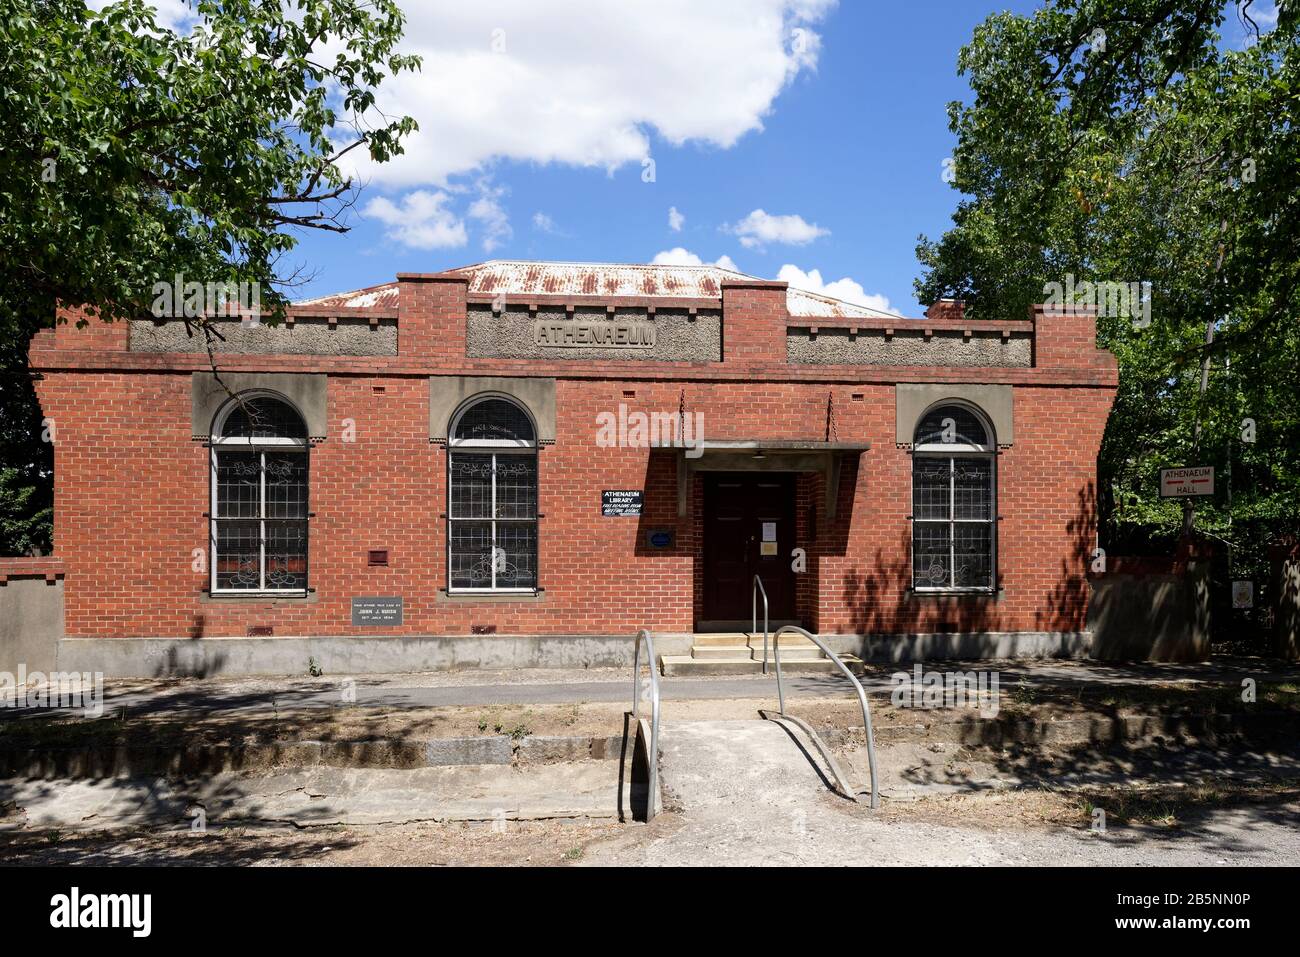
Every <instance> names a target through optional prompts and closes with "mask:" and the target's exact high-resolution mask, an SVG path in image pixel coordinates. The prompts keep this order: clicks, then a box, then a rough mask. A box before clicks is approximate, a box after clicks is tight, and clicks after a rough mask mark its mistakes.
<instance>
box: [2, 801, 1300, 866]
mask: <svg viewBox="0 0 1300 957" xmlns="http://www.w3.org/2000/svg"><path fill="white" fill-rule="evenodd" d="M826 799H827V800H836V799H835V798H834V797H833V796H831V795H826ZM1103 805H1104V806H1105V807H1106V808H1107V809H1108V827H1110V828H1111V830H1112V831H1119V832H1123V833H1126V834H1129V835H1132V834H1140V835H1145V836H1146V837H1147V838H1149V839H1150V840H1151V842H1152V846H1153V850H1152V857H1151V859H1150V861H1149V863H1152V864H1156V863H1160V860H1159V857H1158V855H1159V853H1161V852H1160V851H1159V850H1157V849H1156V845H1157V844H1159V845H1161V846H1174V847H1177V846H1178V844H1179V842H1180V841H1185V842H1186V843H1191V842H1193V841H1194V840H1195V833H1196V831H1197V829H1198V828H1199V827H1200V826H1201V825H1203V824H1204V823H1205V822H1206V821H1207V820H1210V819H1211V818H1212V817H1213V816H1214V815H1215V814H1219V813H1224V812H1235V813H1237V814H1242V815H1245V816H1246V818H1247V819H1258V818H1262V817H1264V816H1270V817H1271V816H1274V815H1281V816H1282V817H1284V818H1285V817H1286V816H1293V815H1294V814H1295V809H1296V808H1297V807H1300V785H1298V784H1295V783H1292V784H1278V785H1262V786H1246V787H1214V786H1209V787H1199V788H1191V789H1177V788H1154V789H1152V788H1144V789H1114V788H1110V789H1105V791H1104V792H1103V791H1098V792H1087V791H1077V792H1068V793H1067V792H1053V791H1050V790H1045V789H1034V790H1020V791H1000V792H980V793H975V794H961V795H951V796H943V797H931V798H925V799H921V800H915V801H902V802H892V801H886V802H885V803H884V804H883V806H882V807H881V808H880V809H879V810H877V811H869V810H867V809H866V808H864V807H863V808H857V809H854V810H853V812H852V814H853V816H854V817H855V818H862V819H868V818H869V819H870V820H872V821H873V822H876V823H878V824H880V825H882V826H883V827H885V828H894V829H904V830H910V829H911V828H913V827H916V826H922V827H924V826H934V827H938V828H944V829H952V830H954V831H960V832H962V833H966V834H971V835H975V836H976V837H980V836H982V837H984V838H988V839H992V840H997V839H999V838H1001V837H1013V838H1015V839H1018V840H1022V841H1023V840H1028V841H1031V842H1035V843H1036V844H1042V845H1044V846H1045V847H1048V848H1050V847H1051V846H1052V841H1053V840H1071V841H1078V840H1079V839H1083V838H1086V837H1088V836H1089V832H1090V831H1091V830H1092V829H1093V827H1094V824H1095V817H1094V814H1093V809H1094V808H1095V807H1097V806H1103ZM685 820H686V817H685V815H682V814H678V813H666V814H662V815H660V816H659V818H657V819H656V820H655V821H654V823H652V824H651V825H648V826H647V825H644V824H618V823H613V822H589V821H575V820H565V821H509V822H499V823H482V824H429V823H421V824H404V825H380V826H369V827H338V826H334V827H312V828H302V829H297V828H289V827H232V828H213V829H210V830H209V831H207V832H206V833H201V834H192V833H189V832H186V831H181V832H174V833H168V834H157V833H153V834H139V833H130V832H116V833H114V832H97V833H68V832H64V833H58V832H39V833H38V832H10V833H0V863H3V864H4V865H35V864H40V865H59V864H86V865H96V866H124V865H134V866H142V865H154V866H158V865H178V866H213V865H215V866H256V867H285V866H306V867H312V866H344V867H348V866H366V865H371V866H375V865H378V866H418V867H439V866H524V867H552V866H568V865H573V864H581V863H586V862H587V861H588V858H589V857H591V854H590V853H589V852H590V851H592V850H596V851H604V850H605V849H606V847H607V846H608V847H612V848H615V849H616V850H615V852H614V854H615V856H616V857H617V856H618V855H619V854H621V853H623V852H625V851H630V850H631V849H633V848H635V847H638V846H641V845H644V844H646V843H649V842H652V841H664V840H671V839H672V837H673V835H674V833H675V832H676V831H678V830H679V829H680V828H681V827H682V826H683V824H684V823H685ZM756 840H761V838H759V837H758V836H756ZM602 856H603V857H608V855H602ZM602 862H607V861H602ZM698 863H702V864H707V863H709V861H708V858H707V854H705V855H704V856H703V857H702V859H701V860H699V861H698ZM1040 863H1044V864H1051V863H1053V861H1052V860H1051V859H1050V858H1049V859H1045V860H1042V861H1041V862H1040Z"/></svg>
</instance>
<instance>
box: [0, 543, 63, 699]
mask: <svg viewBox="0 0 1300 957" xmlns="http://www.w3.org/2000/svg"><path fill="white" fill-rule="evenodd" d="M62 637H63V565H62V563H61V562H58V561H56V560H54V559H49V558H30V559H29V558H3V559H0V671H7V672H10V673H11V674H16V673H17V672H18V667H19V665H26V667H27V671H29V672H31V671H50V670H52V669H53V668H54V666H55V664H56V658H57V652H58V646H59V640H60V639H61V638H62Z"/></svg>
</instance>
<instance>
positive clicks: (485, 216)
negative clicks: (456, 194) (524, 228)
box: [467, 181, 515, 253]
mask: <svg viewBox="0 0 1300 957" xmlns="http://www.w3.org/2000/svg"><path fill="white" fill-rule="evenodd" d="M478 190H479V196H478V199H476V200H474V202H472V203H470V205H469V212H468V214H467V215H468V216H469V218H470V219H473V220H475V221H477V222H478V223H480V224H482V227H483V251H484V252H488V253H490V252H492V251H493V250H494V249H496V248H497V247H498V246H500V245H501V244H502V243H504V242H508V241H509V240H510V238H511V237H512V236H514V234H515V231H514V230H513V229H511V228H510V217H509V216H508V215H507V214H506V211H505V208H504V207H503V206H502V205H501V198H502V197H503V196H505V194H506V188H505V187H504V186H492V185H491V184H490V183H488V182H486V181H480V182H479V184H478Z"/></svg>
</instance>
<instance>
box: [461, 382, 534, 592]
mask: <svg viewBox="0 0 1300 957" xmlns="http://www.w3.org/2000/svg"><path fill="white" fill-rule="evenodd" d="M447 444H448V455H447V487H448V489H449V492H448V497H447V498H448V501H447V567H448V570H449V571H448V586H449V589H450V590H451V591H460V592H533V591H536V589H537V433H536V430H535V429H534V428H533V422H532V419H530V418H529V416H528V413H527V412H525V411H524V410H523V409H522V408H520V407H519V406H518V405H516V404H515V403H514V402H512V401H510V400H509V399H504V398H499V397H496V396H490V397H487V398H483V399H478V400H476V401H474V402H473V403H472V404H471V405H469V406H467V407H466V408H464V409H462V410H461V412H460V414H459V415H458V416H457V417H456V420H455V423H454V425H453V426H452V429H451V437H450V438H449V439H448V442H447Z"/></svg>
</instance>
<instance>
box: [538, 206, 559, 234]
mask: <svg viewBox="0 0 1300 957" xmlns="http://www.w3.org/2000/svg"><path fill="white" fill-rule="evenodd" d="M533 228H534V229H538V230H541V231H542V232H544V233H557V232H559V230H558V229H557V228H556V225H555V220H553V219H551V217H550V216H548V215H546V213H544V212H542V211H541V210H540V209H539V210H538V211H537V212H535V213H533Z"/></svg>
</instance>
